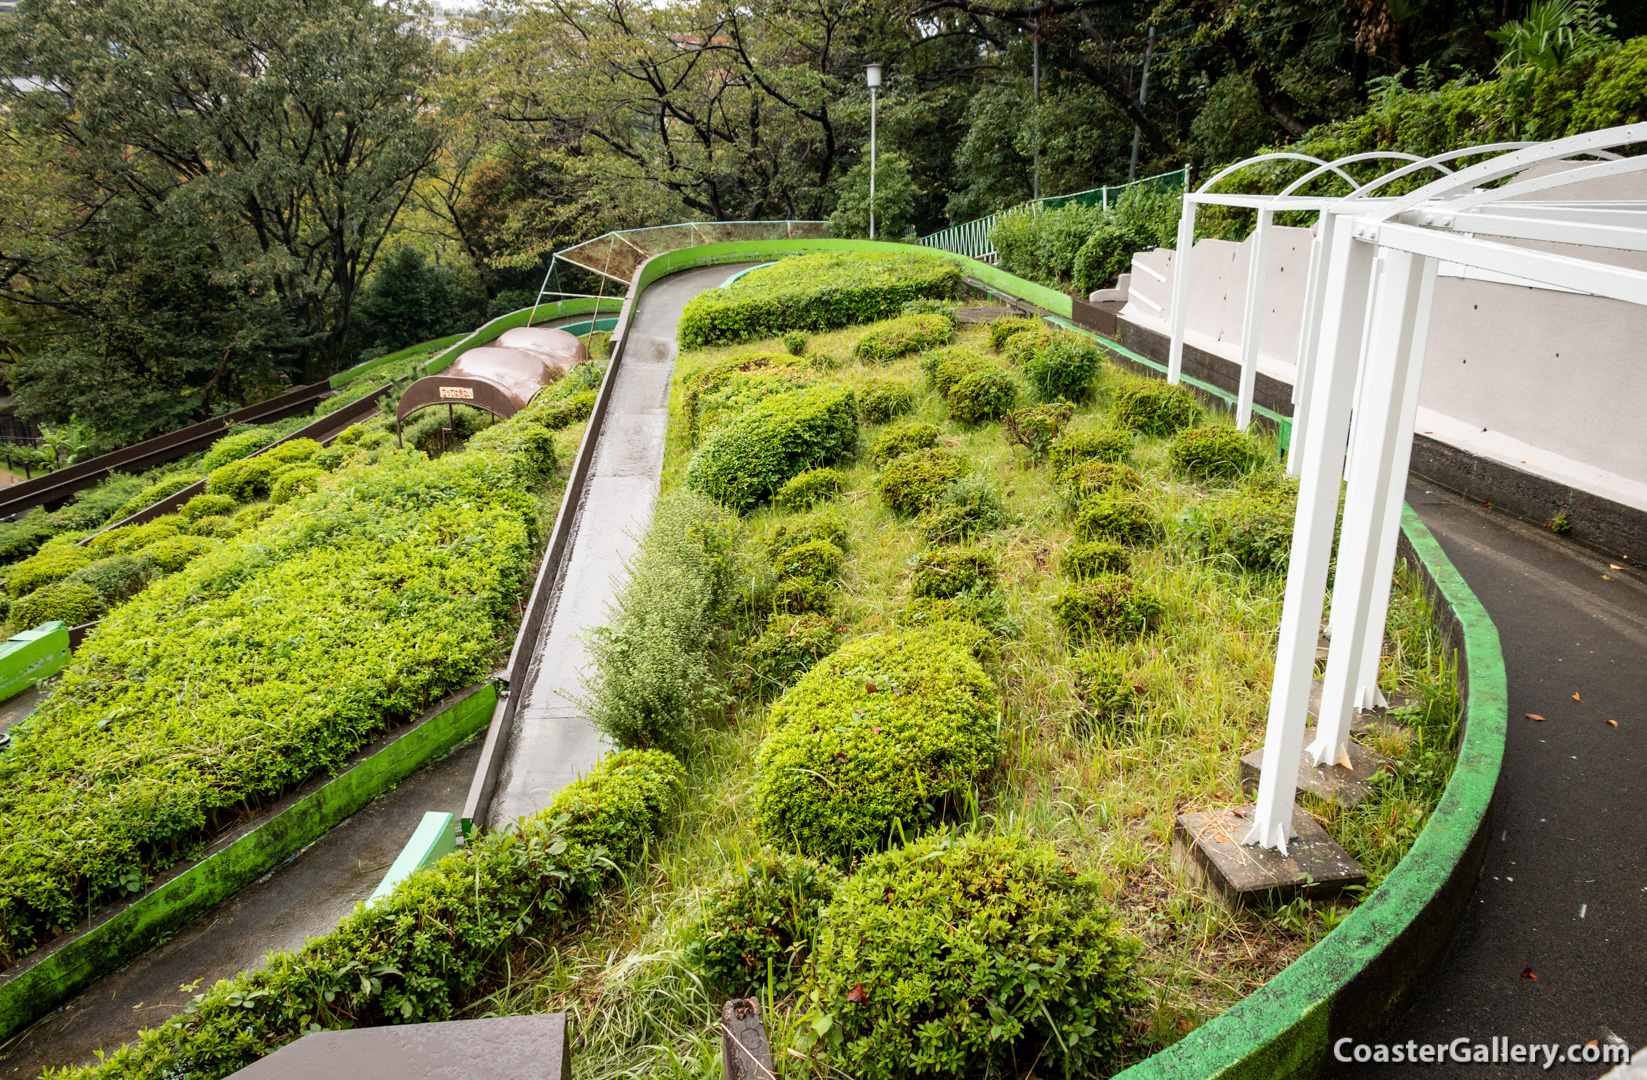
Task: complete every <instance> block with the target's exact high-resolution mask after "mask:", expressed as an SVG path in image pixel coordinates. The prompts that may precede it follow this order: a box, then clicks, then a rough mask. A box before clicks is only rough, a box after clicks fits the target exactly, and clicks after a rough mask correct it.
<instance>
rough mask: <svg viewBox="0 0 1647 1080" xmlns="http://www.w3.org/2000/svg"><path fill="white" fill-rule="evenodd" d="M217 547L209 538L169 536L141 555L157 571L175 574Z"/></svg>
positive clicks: (147, 548)
mask: <svg viewBox="0 0 1647 1080" xmlns="http://www.w3.org/2000/svg"><path fill="white" fill-rule="evenodd" d="M215 547H217V541H216V540H213V539H212V538H211V537H209V536H168V537H166V539H164V540H156V541H155V542H154V543H152V544H150V545H149V546H148V547H146V548H144V549H143V550H142V551H141V552H140V554H141V555H142V556H143V557H144V558H145V559H147V560H149V562H150V563H152V564H153V565H154V568H155V569H156V570H159V571H161V572H162V573H166V574H175V573H176V572H177V571H179V570H181V569H183V568H184V567H185V566H187V565H189V563H191V562H193V561H194V560H195V559H198V558H199V557H200V556H202V555H204V554H206V552H208V551H211V550H212V549H213V548H215ZM116 557H117V558H118V556H116Z"/></svg>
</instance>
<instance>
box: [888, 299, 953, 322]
mask: <svg viewBox="0 0 1647 1080" xmlns="http://www.w3.org/2000/svg"><path fill="white" fill-rule="evenodd" d="M902 311H903V313H904V314H905V315H942V316H943V317H944V318H946V319H948V320H949V325H950V326H951V327H955V328H959V327H960V325H961V320H960V317H959V316H957V315H956V314H955V301H953V300H906V301H905V302H904V306H903V308H902Z"/></svg>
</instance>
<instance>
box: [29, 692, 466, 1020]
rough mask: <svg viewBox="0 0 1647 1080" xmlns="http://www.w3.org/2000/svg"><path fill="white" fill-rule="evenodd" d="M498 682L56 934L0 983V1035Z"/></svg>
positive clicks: (215, 894)
mask: <svg viewBox="0 0 1647 1080" xmlns="http://www.w3.org/2000/svg"><path fill="white" fill-rule="evenodd" d="M496 701H497V687H496V685H495V684H493V683H483V684H481V685H479V686H473V687H470V688H469V689H468V690H466V691H464V692H463V693H461V694H460V695H458V696H457V697H456V698H455V699H453V700H451V701H449V703H448V704H446V706H445V707H444V708H442V709H441V710H440V711H438V712H434V713H432V714H431V715H425V716H424V717H422V718H420V719H419V720H418V721H417V722H416V723H415V724H409V725H407V726H405V727H403V728H401V729H400V730H399V731H398V732H396V733H394V734H393V735H391V736H389V738H388V739H387V740H386V741H385V742H384V744H383V745H381V746H380V747H379V748H378V749H377V750H376V751H375V752H373V753H372V754H371V755H370V756H368V757H365V758H363V759H361V760H358V761H356V762H355V763H354V764H353V765H351V766H349V767H348V768H346V769H345V770H344V771H342V772H341V773H339V774H338V775H337V776H335V777H332V778H331V779H330V780H327V781H325V782H324V783H320V784H318V785H317V786H315V787H314V788H313V789H311V790H308V791H307V793H305V794H302V795H301V796H300V797H298V798H296V799H294V800H292V801H291V802H290V803H289V804H288V805H286V806H285V807H284V808H283V809H281V810H280V811H279V812H277V813H275V814H272V815H270V816H269V817H268V818H266V819H264V820H263V821H261V822H259V823H258V824H257V825H256V826H254V827H253V828H251V829H249V830H247V831H246V832H245V833H244V834H243V835H241V836H238V837H236V838H235V839H234V840H233V841H232V842H231V843H228V844H227V845H225V846H223V847H221V848H219V849H218V850H216V851H213V852H211V853H210V854H209V855H207V856H206V857H205V858H203V859H201V860H200V861H198V862H196V863H194V864H193V865H191V866H189V867H187V868H185V869H183V870H182V871H181V872H173V873H172V874H171V875H170V876H169V877H167V878H166V879H165V880H164V881H163V882H162V883H161V884H159V885H157V886H155V887H154V888H152V889H151V890H150V891H149V892H147V893H145V894H143V895H142V896H140V897H138V898H137V899H136V900H134V901H132V902H131V903H130V904H128V905H126V906H125V907H119V906H115V907H113V908H111V909H105V911H104V912H103V913H102V914H100V915H99V916H98V917H97V918H96V919H95V920H94V922H93V925H92V927H91V929H89V930H87V931H85V932H84V933H80V934H75V935H71V936H68V937H65V938H58V939H57V941H55V942H53V943H51V944H50V945H47V946H46V947H45V948H43V949H41V950H40V951H39V952H36V953H35V954H33V955H32V956H29V957H25V958H24V959H23V960H22V961H21V962H20V963H18V964H17V965H16V966H15V967H12V968H10V969H8V970H7V971H6V973H5V980H4V981H3V982H0V1040H4V1039H6V1038H8V1037H10V1036H11V1035H12V1034H13V1033H14V1032H16V1031H18V1030H20V1029H22V1028H24V1027H26V1026H28V1025H29V1024H31V1023H33V1022H34V1021H36V1020H38V1019H39V1018H40V1017H42V1016H44V1015H45V1014H47V1013H49V1012H51V1011H52V1010H53V1009H55V1008H57V1006H59V1005H61V1004H62V1003H63V1002H64V1001H66V1000H68V999H69V998H71V997H73V996H74V995H75V994H77V993H79V992H80V991H81V990H83V989H85V988H86V987H87V986H90V985H91V984H92V983H94V982H96V981H97V980H98V979H100V978H102V977H103V976H104V975H107V974H108V973H109V972H111V971H113V970H115V969H116V968H118V967H120V966H121V965H122V964H124V963H126V962H127V961H129V960H131V959H132V958H133V957H135V956H138V955H140V954H142V953H143V952H144V951H146V950H148V949H150V948H152V947H153V946H154V945H156V944H157V943H159V942H160V941H163V940H165V939H166V938H167V937H169V936H170V935H171V934H172V933H174V932H175V931H176V930H177V929H178V928H179V927H181V926H183V925H184V924H185V923H187V922H189V920H191V919H193V918H195V917H196V916H198V915H201V914H203V913H204V912H206V911H208V910H210V909H211V908H212V907H214V906H215V905H217V904H219V903H221V902H222V901H223V900H226V899H227V898H228V897H230V896H232V895H234V894H235V893H236V892H237V891H239V890H240V889H241V888H242V887H244V886H245V885H246V884H248V883H249V882H251V881H253V880H255V879H256V878H258V877H259V876H261V875H262V874H263V873H264V872H265V871H267V870H269V869H270V868H272V867H274V866H277V865H279V864H280V863H281V862H282V861H284V860H285V859H287V858H288V857H290V856H292V855H294V854H296V853H297V852H298V851H300V850H301V849H302V848H304V847H305V846H307V845H308V844H311V843H313V842H314V841H315V840H317V839H319V838H320V837H321V836H323V835H325V833H326V832H327V831H328V830H329V829H331V828H332V827H333V826H335V825H337V823H338V822H340V821H342V820H343V819H344V818H346V817H348V816H349V815H350V814H352V813H354V812H355V811H356V810H359V809H360V808H361V807H363V806H365V805H366V804H367V803H369V802H371V801H372V800H373V799H375V798H376V797H377V796H379V795H381V794H382V793H383V792H385V791H387V790H388V789H389V788H390V787H392V786H393V785H394V784H397V783H399V782H400V781H401V780H404V779H405V778H406V777H408V776H410V775H412V774H413V773H414V772H416V771H417V770H418V769H420V768H422V767H423V766H424V765H427V764H428V763H429V762H431V761H433V760H434V759H436V758H438V757H440V756H441V755H442V754H445V753H446V752H447V751H448V750H450V749H451V748H452V747H454V746H457V745H458V744H459V743H461V742H463V741H464V740H466V739H468V738H469V737H470V736H472V735H474V734H475V733H476V732H477V731H480V730H482V729H483V728H485V727H486V722H487V721H488V720H489V719H491V716H492V706H493V704H494V703H495V702H496Z"/></svg>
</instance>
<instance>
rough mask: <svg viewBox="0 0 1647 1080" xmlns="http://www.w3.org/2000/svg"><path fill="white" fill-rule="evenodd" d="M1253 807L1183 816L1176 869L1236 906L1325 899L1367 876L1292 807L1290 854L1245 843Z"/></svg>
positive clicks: (1176, 838) (1175, 842) (1175, 839)
mask: <svg viewBox="0 0 1647 1080" xmlns="http://www.w3.org/2000/svg"><path fill="white" fill-rule="evenodd" d="M1253 814H1254V808H1253V807H1250V806H1248V807H1237V808H1234V809H1229V810H1208V811H1202V812H1197V813H1190V814H1180V815H1178V820H1177V823H1176V825H1175V826H1174V828H1173V831H1172V864H1173V865H1174V866H1175V867H1177V868H1178V869H1180V870H1181V871H1183V872H1184V873H1186V874H1188V875H1189V876H1190V878H1191V879H1193V880H1194V881H1196V882H1197V883H1198V884H1200V885H1202V886H1203V887H1206V888H1209V889H1211V890H1212V891H1214V892H1216V893H1217V894H1218V895H1219V896H1221V897H1223V899H1224V900H1225V901H1227V902H1229V903H1231V904H1234V905H1237V906H1239V905H1244V904H1284V903H1287V902H1288V901H1290V900H1292V899H1294V898H1295V897H1299V896H1303V897H1306V898H1308V899H1311V900H1325V899H1330V898H1331V897H1333V896H1336V895H1337V894H1338V893H1340V892H1342V891H1343V890H1344V889H1346V888H1348V887H1350V886H1352V885H1364V884H1366V881H1367V872H1366V871H1365V870H1363V869H1361V864H1360V863H1358V862H1356V861H1355V860H1354V859H1352V858H1351V857H1350V854H1349V852H1347V851H1345V850H1344V849H1343V848H1342V847H1339V846H1338V842H1337V841H1335V840H1334V839H1333V838H1332V837H1330V836H1328V835H1327V830H1325V829H1323V828H1322V827H1321V823H1320V822H1318V821H1316V820H1315V819H1314V818H1313V817H1311V816H1310V815H1309V814H1308V813H1306V812H1305V811H1304V810H1302V809H1300V808H1299V807H1296V806H1295V807H1293V812H1292V826H1293V828H1294V829H1295V830H1296V831H1297V833H1298V835H1297V836H1295V837H1294V838H1293V839H1292V840H1290V841H1289V842H1288V843H1287V853H1286V854H1285V855H1283V854H1281V853H1280V852H1279V851H1270V850H1269V849H1267V848H1261V847H1258V846H1257V845H1252V846H1248V845H1245V844H1243V843H1241V841H1242V840H1245V839H1246V837H1247V833H1248V832H1249V831H1251V829H1252V821H1253Z"/></svg>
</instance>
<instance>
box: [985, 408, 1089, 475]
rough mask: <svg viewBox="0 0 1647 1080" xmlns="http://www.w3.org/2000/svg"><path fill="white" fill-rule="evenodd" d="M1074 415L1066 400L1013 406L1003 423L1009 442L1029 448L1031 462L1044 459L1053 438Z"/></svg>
mask: <svg viewBox="0 0 1647 1080" xmlns="http://www.w3.org/2000/svg"><path fill="white" fill-rule="evenodd" d="M1074 415H1075V410H1074V409H1073V408H1072V407H1071V406H1070V405H1069V403H1068V402H1063V401H1060V402H1058V403H1057V404H1054V405H1031V406H1030V407H1029V408H1027V409H1014V410H1013V411H1012V412H1009V413H1007V414H1006V418H1005V419H1004V420H1003V421H1002V424H1003V425H1004V426H1005V428H1006V437H1007V441H1008V442H1012V443H1017V444H1018V445H1019V446H1022V447H1023V448H1024V449H1025V450H1028V451H1029V458H1030V460H1031V461H1044V460H1045V459H1046V456H1047V450H1048V448H1049V447H1051V446H1052V442H1053V440H1054V439H1056V438H1057V437H1058V433H1059V432H1061V431H1063V430H1064V425H1065V424H1067V423H1069V420H1070V417H1072V416H1074Z"/></svg>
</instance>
